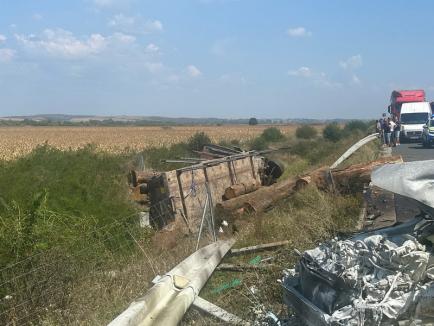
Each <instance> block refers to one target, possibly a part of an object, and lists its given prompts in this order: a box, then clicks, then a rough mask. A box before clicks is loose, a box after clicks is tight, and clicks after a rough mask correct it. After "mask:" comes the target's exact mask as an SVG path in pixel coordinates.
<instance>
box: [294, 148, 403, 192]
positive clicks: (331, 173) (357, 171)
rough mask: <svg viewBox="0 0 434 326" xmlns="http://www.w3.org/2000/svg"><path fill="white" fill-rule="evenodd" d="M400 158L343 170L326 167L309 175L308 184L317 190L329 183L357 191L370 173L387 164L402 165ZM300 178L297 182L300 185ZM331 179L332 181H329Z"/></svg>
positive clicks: (325, 187) (368, 180) (367, 179)
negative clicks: (312, 184) (310, 183)
mask: <svg viewBox="0 0 434 326" xmlns="http://www.w3.org/2000/svg"><path fill="white" fill-rule="evenodd" d="M402 162H403V160H402V157H401V156H392V157H382V158H380V159H378V160H375V161H372V162H368V163H362V164H355V165H350V166H349V167H347V168H344V169H336V170H329V169H328V168H326V167H323V168H320V169H317V170H315V171H313V172H312V173H310V174H309V175H308V176H309V177H310V180H311V181H310V182H312V183H314V184H315V185H316V186H317V187H318V188H319V189H323V190H324V189H328V188H330V185H331V182H332V183H333V185H334V186H335V187H336V188H337V189H339V190H350V191H351V190H358V189H361V188H362V187H363V184H365V183H369V182H371V173H372V171H373V170H374V169H375V168H376V167H378V166H381V165H383V164H387V163H402ZM303 178H306V176H305V177H302V178H299V179H298V180H297V182H299V183H301V181H300V180H301V179H303ZM330 179H332V180H330Z"/></svg>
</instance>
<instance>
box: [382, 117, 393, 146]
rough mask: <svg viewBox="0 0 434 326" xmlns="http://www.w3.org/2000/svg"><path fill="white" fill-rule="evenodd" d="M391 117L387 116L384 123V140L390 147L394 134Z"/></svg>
mask: <svg viewBox="0 0 434 326" xmlns="http://www.w3.org/2000/svg"><path fill="white" fill-rule="evenodd" d="M390 127H391V126H390V118H387V120H385V121H384V124H383V128H384V129H383V130H384V140H385V145H386V146H389V147H390V137H391V135H392V130H391V129H390Z"/></svg>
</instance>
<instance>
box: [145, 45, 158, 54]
mask: <svg viewBox="0 0 434 326" xmlns="http://www.w3.org/2000/svg"><path fill="white" fill-rule="evenodd" d="M159 51H160V48H159V47H158V46H157V45H155V44H154V43H149V44H148V45H147V46H146V52H148V53H157V52H159Z"/></svg>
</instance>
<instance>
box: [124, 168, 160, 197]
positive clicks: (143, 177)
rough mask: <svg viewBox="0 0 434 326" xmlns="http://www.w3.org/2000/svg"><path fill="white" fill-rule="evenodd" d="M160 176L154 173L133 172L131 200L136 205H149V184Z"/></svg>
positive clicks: (131, 177) (131, 176)
mask: <svg viewBox="0 0 434 326" xmlns="http://www.w3.org/2000/svg"><path fill="white" fill-rule="evenodd" d="M159 175H160V173H159V172H154V171H135V170H132V171H131V172H130V180H131V185H132V187H131V199H132V200H134V201H135V202H136V203H138V204H141V205H145V204H148V202H149V198H148V192H149V187H148V183H149V182H150V181H151V179H152V178H154V177H158V176H159Z"/></svg>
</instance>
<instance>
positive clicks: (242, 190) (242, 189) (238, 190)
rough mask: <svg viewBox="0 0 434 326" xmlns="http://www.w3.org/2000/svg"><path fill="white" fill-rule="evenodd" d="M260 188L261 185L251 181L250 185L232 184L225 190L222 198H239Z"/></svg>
mask: <svg viewBox="0 0 434 326" xmlns="http://www.w3.org/2000/svg"><path fill="white" fill-rule="evenodd" d="M260 187H261V184H260V183H259V182H257V181H253V182H252V183H238V184H234V185H232V186H230V187H228V188H226V190H225V194H224V198H225V199H226V200H229V199H232V198H235V197H239V196H241V195H245V194H249V193H251V192H253V191H256V190H258V189H259V188H260Z"/></svg>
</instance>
